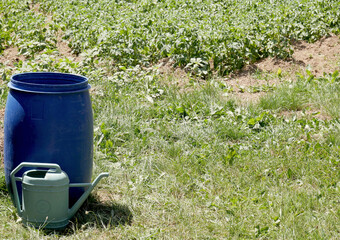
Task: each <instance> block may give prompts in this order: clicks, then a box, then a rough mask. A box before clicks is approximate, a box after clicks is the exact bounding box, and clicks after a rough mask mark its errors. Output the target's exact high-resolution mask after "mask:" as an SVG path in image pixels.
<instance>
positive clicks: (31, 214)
mask: <svg viewBox="0 0 340 240" xmlns="http://www.w3.org/2000/svg"><path fill="white" fill-rule="evenodd" d="M23 167H37V168H48V169H49V170H40V169H34V170H29V171H26V172H25V173H24V174H23V176H22V177H15V174H16V173H17V172H18V171H19V170H20V169H21V168H23ZM107 176H109V174H108V173H101V174H100V175H99V176H98V177H97V178H96V179H95V180H94V182H93V183H71V184H70V180H69V178H68V176H67V174H66V173H65V172H64V171H62V170H61V168H60V166H59V165H58V164H53V163H51V164H50V163H33V162H22V163H21V164H20V165H18V166H17V167H16V168H15V169H14V170H13V171H12V172H11V183H12V187H13V193H14V202H15V205H16V208H17V210H18V214H19V216H20V217H21V218H22V221H23V224H24V225H32V226H34V227H44V228H50V229H57V228H63V227H65V226H66V225H67V224H68V223H69V219H70V218H71V217H72V216H73V215H74V214H75V213H76V212H77V210H78V209H79V208H80V206H81V205H82V204H83V203H84V201H85V200H86V198H87V197H88V196H89V194H90V192H91V191H92V190H93V188H94V187H95V186H96V185H97V184H98V182H99V181H100V179H101V178H103V177H107ZM16 181H21V182H22V207H21V205H20V201H19V195H18V190H17V185H16ZM70 187H88V189H87V190H86V191H85V192H84V193H83V195H82V196H81V197H80V198H79V199H78V201H77V202H76V203H75V204H74V205H73V207H72V208H71V209H69V208H68V205H69V202H68V201H69V188H70Z"/></svg>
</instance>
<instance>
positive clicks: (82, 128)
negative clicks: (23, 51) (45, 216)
mask: <svg viewBox="0 0 340 240" xmlns="http://www.w3.org/2000/svg"><path fill="white" fill-rule="evenodd" d="M8 86H9V88H10V91H9V93H8V97H7V103H6V109H5V120H4V164H5V178H6V184H7V187H8V189H9V191H10V193H11V191H12V188H11V185H10V173H11V171H12V170H13V169H14V168H15V167H16V166H18V165H19V164H20V163H21V162H38V163H57V164H59V165H60V167H61V169H62V170H63V171H65V172H66V173H67V175H68V176H69V179H70V183H89V182H91V176H92V163H93V161H92V158H93V116H92V107H91V99H90V95H89V89H90V85H89V84H88V80H87V78H86V77H83V76H78V75H73V74H65V73H49V72H37V73H21V74H16V75H13V76H12V78H11V81H10V83H9V84H8ZM27 170H28V169H27V168H26V169H23V170H22V171H21V172H19V173H18V174H17V176H21V175H22V174H23V172H24V171H27ZM84 190H85V189H84V188H70V205H73V203H75V201H76V200H77V199H78V198H79V197H80V196H81V194H82V193H83V192H84ZM18 192H19V193H21V186H19V185H18Z"/></svg>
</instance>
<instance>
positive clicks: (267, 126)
mask: <svg viewBox="0 0 340 240" xmlns="http://www.w3.org/2000/svg"><path fill="white" fill-rule="evenodd" d="M61 2H65V1H63V0H58V1H55V2H47V1H40V3H41V9H42V12H34V11H31V10H29V14H28V15H27V16H29V17H27V19H29V21H28V20H27V19H26V17H20V16H22V13H21V12H20V11H19V10H20V9H28V7H27V6H28V5H27V4H26V2H20V4H19V2H18V1H16V0H14V1H12V2H8V3H7V2H6V4H19V5H17V6H16V7H17V8H18V9H19V10H18V11H19V12H18V13H17V14H15V13H16V12H15V11H14V10H13V9H17V8H11V10H10V12H9V13H8V16H6V17H7V18H9V19H11V21H8V22H6V24H7V25H8V24H9V25H10V24H12V25H11V26H12V28H6V29H7V30H8V31H7V32H6V31H4V32H3V35H1V36H0V41H2V42H1V48H4V49H5V48H6V47H9V46H17V47H18V48H19V51H24V50H25V49H26V50H27V51H28V52H26V53H27V54H26V55H27V57H28V58H27V59H26V60H25V61H18V62H16V63H14V64H13V66H8V65H6V64H0V73H1V75H2V85H1V88H0V106H1V108H4V107H5V101H6V97H7V91H8V88H7V87H6V83H7V82H8V81H9V77H10V76H11V75H12V74H14V73H17V72H28V71H58V72H70V73H77V74H82V75H85V76H87V77H88V78H89V79H90V84H91V85H92V89H91V97H92V105H93V112H94V171H93V175H94V176H96V175H97V174H99V173H100V172H104V171H105V172H109V173H110V177H109V178H105V179H103V180H102V181H101V182H100V184H99V185H98V187H97V188H96V190H95V191H94V192H93V194H92V195H91V196H90V198H89V200H88V202H87V203H86V204H84V206H83V207H82V208H81V209H80V210H79V211H78V213H77V214H76V216H75V217H74V218H73V219H71V223H70V225H69V226H68V227H67V228H66V229H65V230H63V231H47V230H44V229H33V228H25V227H23V226H22V225H21V222H20V219H19V218H18V215H17V213H16V210H15V208H14V207H13V204H12V202H11V200H10V196H9V195H8V193H7V190H6V188H5V180H4V173H3V170H2V171H0V236H1V238H3V239H99V238H100V239H254V238H259V239H337V238H338V237H339V235H340V232H339V229H340V225H339V222H340V207H339V206H340V205H339V184H340V161H339V159H340V137H339V136H340V125H339V124H340V121H339V110H340V105H339V104H340V101H339V84H340V80H339V75H338V72H337V71H336V72H334V73H330V74H325V75H324V76H323V77H318V78H316V77H315V76H313V75H312V74H311V73H310V72H309V71H308V70H307V71H306V73H305V74H303V75H298V76H297V77H296V79H293V80H292V81H288V80H287V79H286V78H285V76H279V77H280V81H281V82H282V84H281V85H278V86H276V87H270V86H269V85H268V81H269V80H272V78H276V77H277V76H278V75H280V74H279V73H261V72H257V73H255V75H257V78H263V80H265V81H266V82H267V85H268V86H267V87H266V88H265V86H263V87H262V90H259V91H263V92H266V94H265V95H263V97H262V98H261V99H260V101H259V102H258V103H254V104H249V105H241V104H238V102H237V101H236V100H235V99H233V97H232V94H231V92H232V91H231V89H230V86H228V83H227V82H224V81H222V80H221V79H220V78H218V79H216V78H217V77H216V75H209V77H206V76H203V75H201V77H205V80H204V81H203V80H202V79H197V78H196V77H197V75H199V74H198V73H199V72H198V73H196V77H195V74H193V73H192V74H191V75H190V72H189V73H188V76H183V77H176V76H175V75H174V76H170V77H169V76H166V75H164V74H160V73H159V72H158V70H157V66H153V65H148V66H147V67H146V65H147V64H146V65H143V64H140V65H134V64H130V63H129V62H124V58H126V57H128V58H129V56H130V55H129V54H127V53H126V54H125V55H124V57H123V58H121V59H120V60H119V61H122V63H121V64H122V65H120V63H119V61H116V62H115V61H113V60H112V59H107V58H106V57H107V56H106V55H105V54H108V53H107V52H105V51H103V49H105V47H106V45H105V44H108V45H110V44H113V43H114V42H112V43H110V42H108V41H106V40H107V39H106V40H105V39H104V40H105V41H106V42H105V41H104V40H103V41H104V43H105V44H104V43H103V44H101V43H100V51H101V53H100V54H102V55H98V56H96V49H95V46H96V44H97V43H98V42H97V41H93V44H92V45H91V44H89V43H88V41H87V40H88V38H86V39H87V40H86V41H85V40H84V41H83V40H82V39H83V37H84V34H85V35H86V34H87V31H90V32H91V31H92V34H93V36H92V37H91V38H89V39H90V40H91V39H96V38H97V37H98V36H97V35H95V33H96V31H97V30H98V29H99V28H98V29H92V28H86V26H88V24H89V23H84V25H82V27H83V28H81V29H78V30H79V31H80V32H79V31H78V30H77V29H76V28H71V27H70V26H74V25H76V24H80V23H83V22H82V18H81V14H78V13H77V14H76V13H75V14H74V15H71V14H70V15H67V16H72V18H63V14H64V13H67V14H69V13H70V11H71V10H72V11H73V10H74V9H73V8H74V7H75V6H76V5H71V4H69V5H67V7H65V8H60V7H59V6H58V4H59V3H61ZM93 2H95V1H93ZM106 2H107V3H108V6H113V5H110V4H113V3H111V2H110V3H109V2H108V1H106ZM215 2H216V4H222V3H223V2H218V1H215ZM326 2H327V1H325V3H324V6H322V8H318V10H317V11H315V12H316V13H317V14H316V15H318V16H320V18H319V20H318V21H317V23H318V24H317V26H319V25H320V24H321V23H322V22H324V21H328V23H327V24H328V25H327V24H326V25H325V26H323V27H318V28H317V29H314V30H315V31H314V30H313V29H312V27H308V29H305V30H301V31H300V32H296V33H294V32H291V34H296V36H297V38H298V39H300V38H301V39H307V40H310V41H313V40H316V39H317V38H319V37H321V36H323V35H324V34H326V32H327V31H328V30H329V31H330V32H339V30H338V27H337V23H338V22H336V24H334V23H332V21H333V20H334V19H333V20H332V19H328V18H326V17H325V16H324V15H327V14H326V13H327V12H330V13H334V12H336V11H334V9H332V8H327V6H328V5H329V4H330V3H331V2H327V3H326ZM147 3H148V2H147V1H141V2H140V3H135V2H132V3H130V4H129V8H126V9H125V10H124V12H122V13H119V14H124V13H125V12H129V14H130V15H133V16H138V18H142V17H143V16H144V14H145V13H144V12H143V9H144V8H146V7H149V8H150V6H149V5H150V4H149V5H148V4H147ZM170 3H173V4H175V2H173V1H165V2H164V4H165V5H166V4H170ZM189 3H190V4H191V5H190V4H189V5H188V6H187V9H190V8H191V7H194V6H197V8H202V9H203V8H204V4H200V5H198V4H197V3H196V2H192V1H191V2H190V1H189ZM209 3H210V2H209ZM235 3H236V2H235ZM237 3H238V4H239V3H241V2H237ZM249 3H252V5H249V6H248V5H247V6H244V8H248V7H249V8H250V10H249V11H251V12H254V11H255V10H256V8H255V6H253V5H256V4H255V2H249ZM282 3H284V1H283V2H282ZM74 4H78V5H79V6H81V9H82V11H83V12H84V13H86V14H87V15H91V12H92V11H93V10H95V9H98V6H100V3H99V1H97V2H95V6H94V7H93V9H90V8H89V7H88V6H87V5H86V6H85V5H84V3H83V2H79V3H76V2H74ZM119 4H120V5H117V6H118V7H119V8H117V9H120V8H122V6H124V4H127V2H126V1H119ZM134 4H137V5H138V4H139V5H138V6H142V7H144V8H140V9H139V11H138V12H136V13H135V11H132V10H131V9H133V7H134V6H137V5H134ZM162 4H163V3H162ZM280 4H281V2H280ZM280 4H279V5H278V6H283V5H284V4H283V5H282V4H281V5H280ZM294 4H297V1H294ZM309 4H310V6H314V5H315V4H319V5H322V4H323V2H320V1H310V3H309ZM336 4H339V3H336ZM213 5H214V4H211V6H213ZM241 5H242V4H241ZM0 6H2V7H3V6H5V3H1V4H0ZM6 6H7V5H6ZM157 6H160V5H157ZM162 6H163V5H162ZM176 6H177V5H176ZM266 6H268V5H266V4H264V5H262V6H261V8H266V11H270V8H271V7H272V6H270V7H269V8H268V9H267V7H266ZM289 6H292V5H289ZM253 7H254V8H253ZM323 7H325V8H323ZM244 8H242V9H244ZM287 8H289V7H287ZM302 8H303V7H302ZM3 9H6V8H3ZM8 9H10V8H8ZM50 9H54V10H56V12H55V13H54V15H53V16H52V19H53V21H52V22H50V23H48V24H47V23H46V16H45V15H46V14H48V13H49V10H50ZM89 9H90V10H89ZM117 9H116V8H114V9H110V8H108V9H106V10H107V11H109V10H112V11H113V10H114V11H117ZM157 9H158V8H157V7H156V5H155V6H154V9H153V11H155V12H156V13H157V11H156V10H157ZM202 9H201V10H202ZM294 9H295V8H289V9H286V10H287V12H289V13H290V12H291V11H293V10H294ZM327 9H328V10H327ZM130 10H131V11H130ZM175 10H176V9H175V8H174V9H173V11H170V12H169V14H170V13H172V14H173V13H174V12H175ZM182 10H183V9H182ZM182 10H181V11H180V13H181V14H182V15H181V16H182V17H183V18H182V19H184V20H185V21H189V20H190V18H184V16H187V17H188V16H189V17H190V14H189V13H190V11H189V10H188V11H184V10H183V11H182ZM196 10H197V9H196V8H195V11H196ZM286 10H285V11H286ZM300 10H301V11H303V9H300ZM300 10H299V11H300ZM72 11H71V12H72ZM86 11H88V12H86ZM107 11H103V12H104V13H106V12H107ZM197 11H198V10H197ZM256 11H258V10H256ZM275 11H280V9H279V8H278V9H276V10H275ZM83 12H82V13H83ZM208 12H209V11H208ZM307 12H309V11H307ZM307 12H306V14H307ZM19 13H20V14H19ZM99 13H100V11H98V12H96V15H95V17H96V18H98V16H99V15H98V14H99ZM104 13H103V14H104ZM185 13H187V14H188V15H185ZM202 13H206V12H205V11H203V10H202ZM235 13H236V12H235ZM246 13H247V12H244V13H243V14H246ZM263 14H264V15H266V16H267V12H263ZM104 15H105V14H104ZM130 15H129V16H130ZM260 15H261V14H260ZM274 15H275V16H277V14H273V16H274ZM1 16H2V15H1ZM115 16H120V15H115ZM115 16H113V17H115ZM177 16H178V15H176V14H173V17H172V18H171V19H170V20H169V21H170V23H174V24H175V23H176V24H177V23H178V22H179V21H180V20H181V18H178V17H177ZM268 16H271V15H268ZM282 16H283V15H282ZM299 16H300V15H299ZM303 16H305V15H301V18H303ZM313 16H314V15H313ZM327 16H331V15H327ZM336 16H338V15H336ZM19 17H20V19H21V20H20V21H14V20H15V19H17V18H19ZM254 17H255V15H254ZM280 18H281V15H280V16H279V19H276V18H275V19H274V20H273V21H271V22H270V24H274V23H276V22H277V21H279V22H280ZM105 19H106V20H107V19H111V16H108V15H105V16H104V17H103V18H102V19H101V21H103V22H105ZM131 19H132V18H131ZM247 19H248V18H241V19H240V20H239V21H240V22H243V21H246V20H247ZM249 19H252V18H249ZM265 19H267V18H265ZM298 19H300V18H298ZM26 20H27V21H28V22H32V23H34V24H32V26H34V27H35V28H37V31H32V29H30V28H31V25H29V26H28V25H27V26H28V27H27V28H28V29H26V30H27V31H26V30H25V29H23V30H22V31H21V32H20V34H19V35H18V39H14V38H11V34H7V33H8V32H11V31H14V30H13V29H17V28H18V29H21V27H20V26H21V25H20V24H23V23H25V21H26ZM144 20H145V19H144ZM144 20H143V23H144ZM184 20H183V21H184ZM215 20H216V21H220V20H218V19H215ZM290 20H292V22H284V26H288V25H289V24H292V26H294V24H297V22H300V20H301V19H300V20H296V21H297V22H295V23H294V21H293V18H290ZM302 20H303V19H302ZM302 20H301V21H302ZM305 20H306V21H307V22H310V21H312V20H313V19H312V18H306V19H305ZM1 21H2V20H1ZM27 21H26V22H27ZM145 21H146V20H145ZM153 21H154V22H155V23H154V25H152V26H158V25H157V24H159V23H161V22H159V19H157V18H156V17H155V16H153ZM190 21H191V20H190ZM261 21H264V20H263V19H262V20H261ZM302 22H303V21H302ZM100 23H102V22H100ZM170 23H169V24H170ZM58 24H59V25H58ZM103 24H104V23H103ZM117 24H118V25H119V26H120V24H123V25H124V24H126V25H127V26H128V27H130V20H129V21H127V22H119V21H118V22H117ZM176 24H175V25H176ZM7 25H6V26H7ZM47 25H48V26H49V27H46V26H47ZM118 25H117V26H118ZM170 25H171V24H170ZM203 25H204V24H203ZM321 25H322V24H321ZM108 26H109V24H108V23H107V22H105V26H104V27H105V28H106V27H108ZM143 26H144V25H143ZM171 26H172V25H171ZM187 26H191V25H187ZM144 27H145V26H144ZM149 27H151V26H149ZM166 27H167V26H166V25H164V26H162V28H166ZM215 27H217V26H215ZM243 27H245V28H247V25H246V24H244V25H240V29H241V30H242V29H243ZM295 27H296V28H295V29H299V26H298V24H297V25H296V26H295ZM261 28H263V29H272V28H270V27H267V26H266V25H263V26H262V27H261ZM44 29H45V30H44ZM240 29H238V30H237V29H235V32H236V33H238V32H242V31H241V30H240ZM275 29H276V28H275ZM292 29H293V27H292ZM59 30H62V31H65V32H71V33H72V34H73V40H77V41H71V44H70V45H71V47H72V50H73V51H83V50H84V51H85V50H86V51H85V52H82V54H81V56H80V57H82V61H80V62H75V61H73V60H72V58H67V57H65V56H61V54H60V53H59V52H58V51H57V50H58V49H56V43H55V41H56V39H57V37H56V36H55V32H57V31H59ZM137 30H138V31H142V30H143V28H141V29H136V31H137ZM201 30H202V36H203V35H204V34H205V33H206V32H204V31H203V30H204V28H202V29H201ZM98 31H99V30H98ZM138 31H137V32H138ZM155 32H157V31H155ZM255 32H256V31H255ZM116 33H117V32H111V33H110V34H109V39H110V38H114V39H116V38H115V37H116V35H115V34H116ZM163 33H164V32H162V34H163ZM186 33H190V31H189V30H188V31H184V32H183V34H184V35H185V34H186ZM6 34H7V35H6ZM72 34H70V35H67V36H66V35H65V36H64V38H65V39H64V40H65V41H66V39H71V37H72ZM122 34H123V35H124V34H125V35H126V32H124V33H122ZM131 34H132V35H131V37H134V36H135V35H134V33H131ZM136 34H137V33H136ZM263 34H264V35H266V36H267V35H268V36H276V35H277V34H279V33H278V32H275V31H274V32H263ZM305 34H307V35H305ZM125 35H124V36H125ZM42 36H43V37H42ZM117 36H118V37H119V34H118V35H117ZM152 36H153V35H152V34H151V33H150V35H146V36H145V37H146V38H149V37H152ZM195 36H196V35H195ZM195 36H191V37H192V38H195ZM1 37H2V38H1ZM47 38H48V39H49V40H47ZM1 39H2V40H1ZM3 39H5V40H3ZM119 39H121V38H119ZM119 39H118V40H119ZM124 39H125V38H124ZM160 39H161V38H160ZM171 39H172V38H171ZM171 39H170V40H171ZM242 39H243V38H242ZM242 39H240V41H241V42H242V41H243V40H242ZM26 40H27V41H26ZM28 40H29V41H28ZM116 40H117V39H116ZM118 40H117V41H118ZM125 40H126V39H125ZM170 40H169V41H170ZM183 41H184V40H183ZM191 41H193V42H195V41H194V40H190V41H189V40H188V41H187V44H188V46H191ZM202 41H204V42H205V40H204V38H202ZM212 41H213V39H212ZM230 41H232V40H230ZM38 43H39V44H38ZM145 43H150V42H149V41H145ZM265 43H268V45H266V44H264V45H263V46H262V45H261V46H262V47H264V48H265V51H269V50H271V49H274V50H275V47H277V46H276V45H275V46H274V47H273V46H272V45H271V43H270V41H268V42H265ZM30 44H31V45H32V44H33V45H32V46H30V47H27V46H29V45H30ZM86 44H88V45H86ZM121 44H124V43H123V42H122V43H121ZM85 45H86V46H85ZM269 45H270V46H272V47H273V48H271V47H268V46H269ZM136 46H137V45H136ZM136 46H135V45H133V47H136ZM200 46H205V45H204V44H203V45H200ZM261 46H259V48H261ZM83 48H85V49H83ZM92 48H94V49H92ZM209 49H210V48H209ZM209 49H208V50H209ZM211 49H214V47H213V46H212V47H211ZM256 49H257V48H256ZM90 50H91V51H92V52H91V51H90ZM144 50H145V49H144ZM180 50H181V49H177V52H176V53H174V56H180V55H181V54H184V53H183V52H181V51H180ZM182 50H183V49H182ZM184 50H185V49H184ZM189 50H190V49H189ZM191 50H192V49H191ZM217 50H218V49H217V48H216V49H214V50H213V51H217ZM227 50H228V49H226V51H227ZM138 51H139V50H138ZM145 51H146V50H145ZM240 51H241V52H242V51H243V50H242V49H241V50H240ZM278 51H279V50H278ZM184 52H185V51H184ZM283 52H284V51H283ZM191 53H192V54H194V55H190V54H188V55H186V56H185V58H186V60H185V61H187V60H188V61H189V60H190V61H191V58H192V57H195V58H194V60H195V61H197V62H195V61H194V60H192V61H191V62H190V63H192V65H190V66H191V67H192V70H195V71H196V70H197V71H198V70H200V71H201V70H202V71H203V70H204V71H205V68H202V69H200V67H199V66H200V65H199V64H206V63H207V61H205V60H208V59H205V60H204V59H200V60H199V59H197V56H196V55H195V54H196V53H195V52H191ZM214 53H215V52H214ZM222 53H223V54H224V53H225V52H222ZM278 53H282V52H281V50H280V51H279V52H278ZM138 54H139V53H138ZM138 54H137V55H138ZM145 54H146V55H147V54H149V53H145ZM152 54H154V55H155V56H153V57H154V58H155V59H158V58H162V57H165V56H163V55H162V54H160V55H157V54H158V53H157V52H152ZM235 54H236V56H233V57H231V59H229V60H230V61H231V62H233V61H234V62H243V63H245V62H247V61H248V60H249V59H248V60H247V59H239V58H238V56H239V55H238V54H239V52H237V51H236V52H235ZM268 54H269V53H268V52H266V53H265V55H268ZM146 55H143V56H144V57H145V56H146ZM255 55H256V54H255ZM269 55H270V54H269ZM274 55H275V54H274ZM73 56H75V55H73ZM144 57H143V58H142V59H137V60H136V59H133V58H131V59H130V60H129V61H137V62H138V61H139V60H141V61H144V60H145V59H144ZM222 57H223V56H221V58H222ZM228 57H230V55H228ZM143 59H144V60H143ZM176 59H177V58H176ZM176 59H175V60H176ZM177 60H178V61H179V62H180V59H177ZM182 60H183V59H182ZM203 60H204V61H203ZM217 60H218V59H217ZM217 62H218V61H217ZM177 63H178V62H177ZM184 63H186V62H183V64H184ZM195 64H196V65H197V66H195ZM218 64H220V65H218V66H219V67H220V68H221V69H222V68H223V66H224V65H223V64H222V63H221V62H218ZM228 64H229V63H228ZM228 64H226V65H225V66H227V65H228ZM183 66H184V65H183ZM228 66H229V65H228ZM194 73H195V72H194ZM175 82H177V83H179V84H177V85H176V84H174V83H175ZM253 91H254V92H255V91H257V89H254V90H253ZM1 124H3V123H2V122H1Z"/></svg>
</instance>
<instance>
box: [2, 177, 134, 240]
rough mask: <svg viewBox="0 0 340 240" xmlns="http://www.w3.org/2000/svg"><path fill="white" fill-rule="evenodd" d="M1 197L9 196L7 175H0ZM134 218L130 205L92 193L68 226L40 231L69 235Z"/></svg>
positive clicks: (120, 223) (112, 226)
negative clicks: (102, 198)
mask: <svg viewBox="0 0 340 240" xmlns="http://www.w3.org/2000/svg"><path fill="white" fill-rule="evenodd" d="M0 197H6V198H9V193H8V190H7V186H6V182H5V176H0ZM132 219H133V216H132V213H131V211H130V209H129V207H128V206H126V205H122V204H119V203H116V202H112V201H106V202H101V201H100V200H99V197H98V196H97V195H93V194H90V196H89V197H88V199H87V200H86V201H85V203H84V204H83V205H82V206H81V208H80V209H79V210H78V212H77V213H76V214H75V216H74V217H73V218H72V219H71V221H70V223H69V224H68V226H67V227H66V228H64V229H60V230H52V229H40V230H39V231H40V232H42V233H43V234H44V235H65V236H69V235H73V234H76V233H77V232H79V231H83V230H86V229H113V228H115V227H117V226H120V225H130V224H131V223H132ZM29 228H31V227H29ZM32 229H34V228H32Z"/></svg>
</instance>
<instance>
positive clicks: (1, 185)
mask: <svg viewBox="0 0 340 240" xmlns="http://www.w3.org/2000/svg"><path fill="white" fill-rule="evenodd" d="M1 170H2V169H0V171H1ZM2 171H3V170H2ZM0 193H1V195H3V196H7V195H8V190H7V186H6V181H5V176H0Z"/></svg>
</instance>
